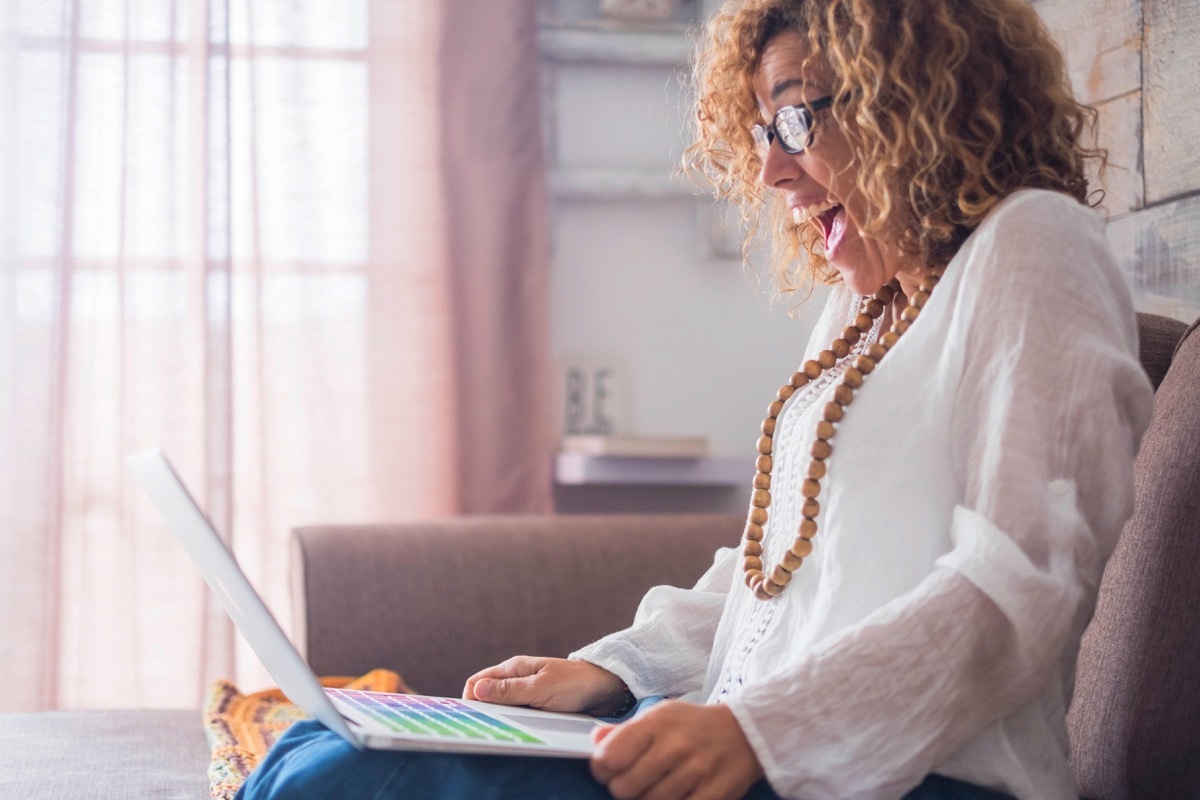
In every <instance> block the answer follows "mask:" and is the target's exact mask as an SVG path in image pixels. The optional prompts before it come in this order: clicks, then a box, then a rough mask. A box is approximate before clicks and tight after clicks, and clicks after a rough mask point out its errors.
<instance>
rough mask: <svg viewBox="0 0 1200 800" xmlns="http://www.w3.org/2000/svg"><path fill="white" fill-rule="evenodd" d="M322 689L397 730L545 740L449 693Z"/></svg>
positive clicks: (454, 736) (452, 736)
mask: <svg viewBox="0 0 1200 800" xmlns="http://www.w3.org/2000/svg"><path fill="white" fill-rule="evenodd" d="M325 693H326V694H328V695H329V696H330V697H336V698H337V699H339V700H341V701H342V702H343V703H347V704H348V705H351V706H354V707H355V708H357V709H358V710H360V711H362V712H363V713H365V714H366V715H367V716H369V717H370V718H371V719H372V720H374V721H376V722H378V723H379V724H380V725H383V726H384V727H386V728H387V729H388V730H391V731H395V732H396V733H400V734H410V735H413V736H428V737H431V738H441V739H476V740H488V741H493V742H528V743H531V744H545V742H544V741H542V740H541V739H539V738H537V737H536V736H532V735H530V734H528V733H526V732H525V731H523V730H520V729H519V728H516V727H514V726H512V725H510V724H508V723H507V722H505V721H504V720H502V719H499V718H498V717H494V716H492V715H490V714H486V713H484V712H482V711H478V710H476V709H474V708H471V707H470V706H468V705H467V704H466V703H462V702H459V701H458V700H454V699H453V698H449V697H424V696H422V695H411V694H381V693H379V692H360V691H355V690H350V689H326V690H325Z"/></svg>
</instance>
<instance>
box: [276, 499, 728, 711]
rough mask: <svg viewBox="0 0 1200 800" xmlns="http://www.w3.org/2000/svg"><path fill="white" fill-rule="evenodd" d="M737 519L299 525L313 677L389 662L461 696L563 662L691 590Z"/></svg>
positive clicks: (301, 598)
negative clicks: (645, 601)
mask: <svg viewBox="0 0 1200 800" xmlns="http://www.w3.org/2000/svg"><path fill="white" fill-rule="evenodd" d="M744 519H745V518H744V517H743V516H742V515H727V514H663V515H639V516H627V515H615V514H614V515H596V516H590V515H589V516H573V515H553V516H525V515H507V516H481V517H459V518H451V519H445V520H440V521H436V520H435V521H429V522H411V523H403V524H395V525H378V526H353V525H342V526H313V527H305V528H298V529H297V530H296V531H295V532H294V534H293V537H292V548H293V549H292V555H293V563H292V571H291V574H292V590H293V595H292V596H293V610H294V612H295V615H296V618H295V626H294V628H295V635H296V638H297V640H298V641H297V643H298V644H299V645H300V647H301V650H302V652H304V653H305V654H306V656H307V658H308V661H309V664H311V665H312V667H313V669H314V670H316V672H317V673H318V674H319V675H358V674H362V673H364V672H367V671H368V670H371V669H375V668H376V667H387V668H390V669H395V670H397V671H398V672H399V673H400V674H401V675H403V676H404V678H405V680H407V681H408V683H409V685H410V686H412V687H413V688H414V689H415V690H416V691H418V692H423V693H425V694H440V695H450V696H457V695H458V694H459V693H461V692H462V688H463V684H464V683H465V682H466V679H467V678H468V677H469V676H471V675H472V674H474V673H475V672H476V671H478V670H480V669H483V668H484V667H487V666H491V665H492V664H496V663H499V662H500V661H503V660H504V659H506V658H508V657H510V656H515V655H522V654H525V655H544V656H565V655H567V654H568V653H569V652H571V651H572V650H575V649H577V648H579V647H582V646H583V645H585V644H587V643H589V642H591V641H594V640H595V639H598V638H599V637H601V636H603V635H605V634H607V633H611V632H612V631H615V630H620V629H621V628H625V627H627V626H628V625H629V623H630V622H632V621H633V613H634V611H635V610H636V609H637V605H638V603H639V602H640V601H641V599H642V595H644V594H645V593H646V590H647V589H649V588H650V587H651V586H654V585H655V584H661V583H666V584H672V585H675V586H691V585H692V584H693V583H695V582H696V579H697V578H699V577H700V575H701V574H702V573H703V572H704V570H705V569H707V568H708V566H709V565H710V564H711V563H712V558H713V553H714V552H715V551H716V549H717V548H718V547H722V546H730V547H732V546H736V545H737V544H738V541H739V539H740V537H741V535H742V525H743V523H744ZM431 559H432V560H433V561H432V563H431Z"/></svg>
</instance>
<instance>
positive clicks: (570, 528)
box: [0, 315, 1200, 800]
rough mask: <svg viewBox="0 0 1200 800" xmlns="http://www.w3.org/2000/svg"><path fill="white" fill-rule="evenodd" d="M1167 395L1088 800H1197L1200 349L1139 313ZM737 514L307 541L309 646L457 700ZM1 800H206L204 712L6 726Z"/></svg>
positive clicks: (331, 665) (300, 605)
mask: <svg viewBox="0 0 1200 800" xmlns="http://www.w3.org/2000/svg"><path fill="white" fill-rule="evenodd" d="M1139 329H1140V335H1141V348H1142V362H1143V365H1144V366H1145V368H1146V370H1147V373H1148V374H1149V375H1150V377H1151V380H1152V381H1153V382H1154V384H1155V386H1156V388H1157V395H1156V400H1155V410H1154V418H1153V421H1152V423H1151V427H1150V430H1149V431H1148V433H1147V435H1146V438H1145V440H1144V442H1143V445H1142V448H1141V450H1140V452H1139V455H1138V459H1137V463H1136V465H1135V480H1136V488H1137V502H1136V507H1135V510H1134V514H1133V517H1132V518H1131V519H1130V521H1129V523H1128V524H1127V526H1126V528H1125V530H1124V532H1123V533H1122V536H1121V539H1120V541H1119V544H1118V546H1117V549H1116V551H1115V552H1114V554H1113V557H1112V559H1111V561H1110V562H1109V565H1108V568H1107V570H1106V572H1105V575H1104V579H1103V581H1102V584H1101V588H1100V595H1099V602H1098V605H1097V610H1096V615H1095V617H1094V618H1093V620H1092V622H1091V624H1090V626H1089V627H1088V629H1087V632H1086V634H1085V636H1084V640H1083V646H1082V649H1081V653H1080V661H1079V669H1078V675H1077V681H1076V690H1075V695H1074V699H1073V701H1072V704H1071V708H1070V714H1069V717H1068V727H1069V732H1070V737H1071V745H1072V754H1073V755H1072V760H1073V767H1074V769H1075V772H1076V775H1077V778H1078V781H1079V785H1080V789H1081V792H1082V794H1083V796H1084V797H1087V798H1093V800H1123V799H1124V798H1135V799H1136V800H1144V799H1146V800H1150V799H1154V798H1171V800H1178V799H1179V798H1200V401H1198V398H1197V396H1198V394H1200V393H1198V391H1197V390H1198V389H1200V335H1196V334H1195V329H1196V326H1195V325H1193V326H1192V327H1191V328H1187V326H1185V325H1183V324H1182V323H1178V322H1175V321H1172V320H1168V319H1165V318H1162V317H1154V316H1149V315H1140V316H1139ZM741 526H742V517H741V515H719V514H716V515H714V514H703V515H682V514H669V515H640V516H627V515H589V516H570V515H557V516H554V515H550V516H507V517H464V518H454V519H445V520H437V521H429V522H421V523H406V524H396V525H359V526H345V525H340V526H309V527H302V528H298V529H296V530H295V531H293V533H292V539H291V556H292V564H291V577H292V590H293V606H294V610H295V614H296V619H295V620H294V623H295V624H294V630H295V637H296V639H297V644H298V645H299V647H300V648H301V650H302V652H304V653H305V654H306V657H307V658H308V660H309V662H310V663H311V664H312V666H313V668H314V670H315V671H316V672H317V673H318V674H323V675H354V674H361V673H365V672H367V671H368V670H371V669H373V668H376V667H386V668H390V669H394V670H396V671H398V672H399V673H400V674H401V675H403V676H404V677H405V679H406V680H407V681H408V682H409V683H410V684H411V685H412V686H413V687H415V688H416V689H417V690H418V691H422V692H425V693H429V694H449V695H457V694H458V693H459V692H460V691H461V688H462V685H463V682H464V681H465V679H466V677H467V676H468V675H470V674H471V673H472V672H474V671H475V670H476V669H478V668H480V667H481V666H485V665H488V664H492V663H495V662H497V661H499V660H502V659H504V658H506V657H508V656H510V655H514V654H517V653H536V654H545V655H565V654H566V653H568V652H570V651H571V650H572V649H574V648H576V647H578V646H579V645H582V644H584V643H586V642H589V641H591V640H593V639H595V638H597V637H598V636H600V635H602V634H604V633H606V632H608V631H611V630H614V629H616V628H619V627H622V626H623V625H625V624H627V622H628V621H629V620H630V618H631V617H632V615H633V612H634V609H635V608H636V606H637V602H638V600H639V599H640V597H641V595H642V594H643V593H644V592H645V590H646V589H647V588H648V587H650V586H652V585H654V584H656V583H672V584H675V585H681V586H683V585H688V584H690V583H691V582H693V581H694V580H695V579H696V578H697V577H698V576H699V575H700V573H701V572H702V571H703V570H704V569H705V568H706V567H707V565H708V564H709V563H710V562H711V557H712V552H713V551H714V550H715V549H716V548H717V547H719V546H724V545H731V544H734V543H736V542H737V540H738V537H739V535H740V531H741ZM0 746H2V747H3V748H4V750H3V752H5V753H7V754H8V758H6V759H5V760H4V765H3V766H0V798H9V797H12V798H23V799H24V800H50V799H51V798H54V799H55V800H57V799H58V798H69V799H70V800H89V799H90V798H120V799H121V800H142V798H156V800H203V798H207V797H208V783H207V778H206V766H207V763H208V748H207V745H206V742H205V739H204V735H203V732H202V729H201V724H200V715H199V712H198V711H195V710H181V711H129V710H116V711H79V712H76V711H55V712H42V713H32V714H7V715H0Z"/></svg>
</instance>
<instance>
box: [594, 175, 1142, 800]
mask: <svg viewBox="0 0 1200 800" xmlns="http://www.w3.org/2000/svg"><path fill="white" fill-rule="evenodd" d="M860 300H861V298H859V297H856V296H854V295H852V294H851V293H850V292H849V291H848V290H846V289H844V288H840V287H839V288H837V289H835V290H834V291H833V292H832V294H831V295H830V297H829V300H828V302H827V304H826V307H825V310H824V312H823V314H822V316H821V318H820V321H819V322H818V324H817V327H816V330H815V332H814V334H813V337H812V340H811V341H810V342H809V345H808V348H807V350H806V355H805V358H813V357H814V356H815V354H816V353H817V352H818V351H820V350H822V349H824V348H827V347H828V346H829V343H830V342H832V341H833V340H834V339H835V338H837V337H838V336H839V335H840V331H841V329H842V328H843V327H845V326H846V325H847V324H848V322H849V320H851V319H852V318H853V316H854V314H855V313H856V312H857V310H858V304H859V302H860ZM880 327H881V326H879V325H877V327H876V330H874V331H873V332H872V333H871V335H870V336H868V337H864V339H865V342H864V344H865V343H869V342H871V341H874V340H875V339H877V338H878V336H879V328H880ZM862 346H863V345H862V344H860V345H859V347H858V348H856V352H857V351H859V350H861V349H862ZM837 371H839V370H838V369H837V368H835V374H836V372H837ZM833 385H834V381H833V376H830V377H828V378H825V379H823V380H820V381H818V382H816V383H815V385H813V386H812V387H811V388H809V387H806V389H805V390H803V391H800V392H797V393H796V394H795V395H793V397H792V398H791V399H790V400H789V401H788V403H787V405H786V406H785V408H784V411H783V413H782V414H781V416H780V419H779V424H778V428H777V431H776V438H775V448H774V450H775V466H774V470H773V489H772V492H771V494H772V505H771V509H770V519H769V522H768V525H767V531H766V539H765V541H764V543H763V544H764V547H765V549H766V553H767V556H766V558H765V560H766V562H767V563H768V565H773V564H775V563H778V561H779V558H780V556H781V554H782V553H783V551H784V550H786V549H787V548H788V546H789V545H790V544H791V542H792V540H793V538H794V536H795V531H796V528H797V525H798V523H799V520H800V505H801V503H802V501H803V498H802V497H801V496H800V491H799V489H800V483H801V481H802V480H803V478H804V472H805V470H806V468H807V464H808V461H809V456H808V452H809V448H810V447H811V444H812V440H813V437H814V433H815V427H816V422H817V419H818V416H817V415H818V414H819V413H820V409H821V408H822V407H823V405H824V403H825V402H826V401H827V400H828V398H829V395H830V394H831V393H832V387H833ZM1152 398H1153V393H1152V390H1151V388H1150V384H1149V382H1148V380H1147V378H1146V376H1145V374H1144V373H1143V371H1142V368H1141V366H1140V364H1139V362H1138V353H1137V328H1136V322H1135V316H1134V313H1133V307H1132V303H1131V300H1130V294H1129V290H1128V288H1127V286H1126V284H1125V281H1124V279H1123V277H1122V275H1121V273H1120V271H1119V269H1118V267H1117V264H1116V262H1115V259H1114V257H1113V254H1112V252H1111V250H1110V249H1109V247H1108V245H1107V243H1106V242H1105V239H1104V232H1103V226H1102V223H1101V221H1100V219H1099V218H1098V216H1097V215H1096V214H1095V213H1094V212H1092V211H1090V210H1089V209H1087V208H1085V207H1084V206H1082V205H1080V204H1079V203H1077V202H1075V201H1074V200H1072V199H1071V198H1069V197H1066V196H1064V195H1059V194H1056V193H1052V192H1047V191H1040V190H1024V191H1020V192H1017V193H1015V194H1014V195H1012V196H1011V197H1009V198H1007V199H1006V200H1005V201H1004V202H1002V203H1001V204H1000V205H998V206H997V207H996V209H995V210H993V212H992V213H991V214H989V215H988V217H987V219H986V220H984V222H983V224H982V225H981V226H980V227H979V228H978V229H977V230H976V231H975V232H974V233H973V234H972V236H971V237H970V238H969V239H968V240H967V242H966V243H965V244H964V245H963V247H962V248H961V249H960V251H959V253H958V254H957V256H955V258H954V260H953V261H952V262H951V264H950V265H949V268H948V269H947V272H946V275H945V277H944V278H943V279H942V281H941V283H940V284H939V285H938V287H937V289H936V290H935V291H934V292H933V295H932V297H931V299H930V300H929V303H928V304H927V305H926V306H925V308H924V309H923V310H922V312H921V316H920V319H919V320H918V321H917V322H916V323H915V324H914V325H913V326H912V328H911V329H910V330H909V331H908V333H906V334H905V335H904V336H903V338H902V339H901V340H900V342H899V343H898V344H897V345H896V347H895V348H894V349H893V350H892V351H891V352H890V353H889V354H888V357H887V359H886V360H885V361H883V362H882V363H881V364H880V366H879V368H878V369H876V370H875V371H874V372H873V373H872V374H871V375H870V376H868V377H867V379H866V381H865V383H864V385H863V387H862V388H861V389H860V390H859V391H858V392H857V393H856V394H855V398H854V402H853V404H852V405H851V406H850V407H849V408H847V411H846V416H845V419H844V420H843V422H841V423H840V424H839V426H838V431H837V435H836V437H835V438H834V439H833V440H832V444H833V455H832V456H831V458H830V460H829V461H828V466H829V471H828V474H827V476H826V477H825V478H824V479H823V480H822V481H821V495H820V497H819V498H818V499H819V501H820V502H821V505H822V509H821V512H820V516H819V517H818V520H817V522H818V534H817V537H816V539H815V540H814V545H815V549H814V551H813V553H812V555H811V556H810V557H809V558H807V559H805V562H804V564H803V565H802V566H801V567H800V569H799V570H798V571H797V572H796V573H795V575H794V577H793V579H792V582H791V584H790V585H789V586H788V587H787V589H786V591H784V592H783V594H782V595H780V596H779V597H777V598H775V599H774V600H771V601H767V602H762V601H758V600H756V599H754V597H753V596H752V595H751V593H750V591H749V590H748V589H746V588H745V586H744V584H743V582H742V570H741V556H740V554H739V551H738V550H737V549H734V548H730V549H723V550H720V551H718V552H717V555H716V559H715V562H714V564H713V566H712V568H711V569H709V571H708V572H707V573H705V575H704V576H703V577H702V578H701V579H700V581H699V582H698V583H697V584H696V586H695V587H694V588H692V589H678V588H674V587H667V586H659V587H656V588H654V589H652V590H651V591H650V592H649V593H648V594H647V595H646V597H645V598H644V599H643V601H642V603H641V606H640V608H639V609H638V613H637V616H636V618H635V620H634V623H633V625H632V626H631V627H630V628H628V629H626V630H624V631H620V632H618V633H614V634H612V635H610V636H608V637H605V638H604V639H601V640H600V641H598V642H596V643H594V644H591V645H589V646H587V647H585V648H583V649H582V650H580V651H578V652H576V653H574V654H572V657H573V658H581V659H585V660H587V661H590V662H593V663H596V664H599V665H601V666H603V667H605V668H607V669H609V670H611V671H612V672H614V673H616V674H617V675H619V676H620V677H621V678H622V679H623V680H625V681H626V682H627V683H628V684H629V687H630V689H631V690H632V691H633V692H634V694H636V695H637V696H639V697H641V696H647V695H653V694H659V695H666V696H672V697H684V698H685V699H689V700H694V701H697V702H708V703H715V702H720V703H724V704H726V705H727V706H728V707H729V709H730V710H731V711H732V712H733V713H734V715H735V716H736V717H737V719H738V721H739V722H740V724H741V726H742V730H743V731H744V732H745V734H746V737H747V738H748V739H749V741H750V744H751V746H752V747H753V748H754V751H755V753H756V754H757V755H758V758H759V761H760V762H761V763H762V766H763V768H764V769H765V770H766V775H767V779H768V780H769V781H770V783H771V785H772V787H773V788H774V789H775V791H776V792H778V793H779V794H781V795H783V796H784V797H788V798H806V799H807V800H822V798H829V799H830V800H842V799H843V798H897V797H900V796H902V795H903V794H904V793H905V792H907V791H908V790H909V789H911V788H912V787H914V786H916V785H917V784H918V783H920V782H921V780H922V779H923V778H924V776H925V775H927V774H929V773H931V772H936V773H939V774H942V775H946V776H949V777H954V778H959V779H961V780H965V781H969V782H971V783H974V784H978V785H981V786H987V787H992V788H995V789H999V790H1001V791H1005V792H1008V793H1009V794H1012V795H1015V796H1017V797H1019V798H1039V800H1054V799H1056V798H1062V799H1063V800H1067V798H1071V800H1074V798H1076V797H1078V795H1077V794H1076V792H1075V786H1074V781H1073V779H1072V777H1071V772H1070V770H1069V768H1068V765H1067V737H1066V725H1065V710H1066V705H1067V702H1068V700H1069V698H1070V696H1071V690H1072V682H1073V678H1074V671H1075V660H1076V656H1077V654H1078V649H1079V640H1080V637H1081V636H1082V633H1083V630H1084V627H1085V626H1086V624H1087V621H1088V619H1089V618H1090V617H1091V614H1092V610H1093V607H1094V604H1095V600H1096V591H1097V587H1098V585H1099V582H1100V576H1101V573H1102V571H1103V568H1104V563H1105V560H1106V559H1107V558H1108V555H1109V554H1110V553H1111V552H1112V549H1113V547H1114V545H1115V543H1116V539H1117V535H1118V534H1119V532H1120V530H1121V526H1122V524H1123V523H1124V521H1125V519H1126V518H1127V517H1128V516H1129V514H1130V512H1131V511H1132V506H1133V478H1132V465H1133V457H1134V454H1135V452H1136V448H1137V444H1138V441H1139V439H1140V437H1141V435H1142V433H1143V431H1144V430H1145V427H1146V425H1147V423H1148V422H1149V418H1150V410H1151V403H1152ZM747 477H749V476H747Z"/></svg>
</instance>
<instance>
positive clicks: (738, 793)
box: [591, 702, 762, 800]
mask: <svg viewBox="0 0 1200 800" xmlns="http://www.w3.org/2000/svg"><path fill="white" fill-rule="evenodd" d="M596 741H597V746H596V752H595V753H594V754H593V756H592V762H591V769H592V775H593V776H595V778H596V780H598V781H600V782H601V783H603V784H605V786H606V787H607V788H608V790H609V791H610V792H611V793H612V795H613V796H614V797H616V798H618V799H619V800H633V799H634V798H637V800H680V799H681V798H689V800H701V799H702V798H704V799H706V800H707V798H713V800H718V799H719V800H733V798H739V797H742V796H743V795H744V794H745V793H746V791H747V790H748V789H749V788H750V786H751V785H752V784H753V783H754V782H755V781H756V780H758V778H760V777H761V776H762V767H761V766H760V765H759V763H758V759H757V757H756V756H755V755H754V751H753V750H752V749H751V748H750V746H749V743H748V742H747V741H746V738H745V735H744V734H743V733H742V730H741V726H740V725H738V723H737V720H736V719H735V718H734V716H733V714H732V713H730V711H729V709H727V708H724V707H722V706H694V705H690V704H688V703H678V702H666V703H661V704H659V705H657V706H655V707H654V708H653V709H651V710H650V711H648V712H646V714H645V715H644V716H641V717H638V718H635V719H633V720H630V721H629V722H626V723H623V724H621V725H617V726H616V727H615V728H613V729H612V730H611V731H609V732H608V733H606V734H605V735H603V736H602V737H601V736H597V737H596Z"/></svg>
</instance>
